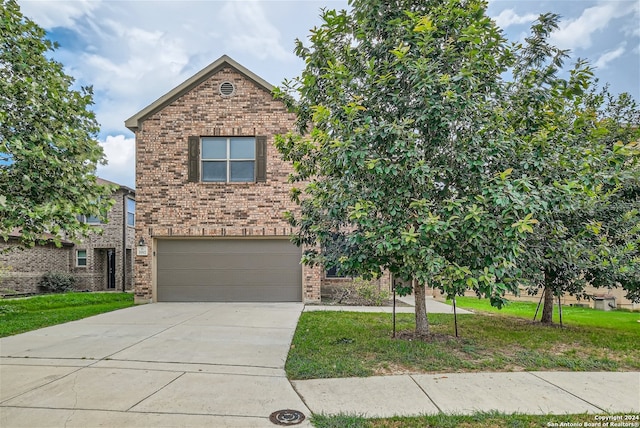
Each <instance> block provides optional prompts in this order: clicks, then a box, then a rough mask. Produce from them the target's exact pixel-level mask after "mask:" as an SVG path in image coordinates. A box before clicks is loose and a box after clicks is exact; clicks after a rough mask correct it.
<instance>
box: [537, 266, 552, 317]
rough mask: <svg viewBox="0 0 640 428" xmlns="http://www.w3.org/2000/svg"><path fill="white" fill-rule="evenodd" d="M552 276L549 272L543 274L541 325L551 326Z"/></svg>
mask: <svg viewBox="0 0 640 428" xmlns="http://www.w3.org/2000/svg"><path fill="white" fill-rule="evenodd" d="M553 280H554V278H553V276H552V274H551V273H550V272H549V271H545V272H544V284H545V285H544V306H543V307H542V318H541V319H540V322H541V323H543V324H553V286H552V284H553Z"/></svg>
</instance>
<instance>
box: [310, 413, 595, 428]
mask: <svg viewBox="0 0 640 428" xmlns="http://www.w3.org/2000/svg"><path fill="white" fill-rule="evenodd" d="M311 421H312V423H313V425H314V426H315V427H317V428H456V427H460V428H475V427H478V428H480V427H482V428H503V427H504V428H507V427H510V428H539V427H547V426H554V425H553V424H554V423H555V424H558V425H555V426H560V424H561V423H563V422H564V423H574V424H576V425H574V426H582V424H585V423H598V422H599V421H598V420H596V419H595V415H590V414H576V415H523V414H511V415H508V414H504V413H499V412H488V413H475V414H473V415H443V414H438V415H430V416H418V417H394V418H383V419H365V418H362V417H359V416H352V415H336V416H325V415H313V416H312V418H311ZM577 424H580V425H577Z"/></svg>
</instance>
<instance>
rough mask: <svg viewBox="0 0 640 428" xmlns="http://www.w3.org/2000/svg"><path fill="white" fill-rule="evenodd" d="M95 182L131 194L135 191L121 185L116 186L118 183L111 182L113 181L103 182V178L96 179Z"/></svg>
mask: <svg viewBox="0 0 640 428" xmlns="http://www.w3.org/2000/svg"><path fill="white" fill-rule="evenodd" d="M96 182H97V183H98V184H102V185H104V184H110V185H113V186H118V188H119V189H122V190H125V191H126V192H129V193H133V194H135V193H136V191H135V189H132V188H131V187H127V186H125V185H123V184H118V183H116V182H113V181H109V180H105V179H104V178H100V177H96Z"/></svg>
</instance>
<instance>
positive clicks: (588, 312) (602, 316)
mask: <svg viewBox="0 0 640 428" xmlns="http://www.w3.org/2000/svg"><path fill="white" fill-rule="evenodd" d="M447 303H451V301H447ZM456 303H457V306H458V307H460V308H464V309H472V310H473V311H480V312H487V313H497V314H501V315H513V316H517V317H521V318H525V319H529V320H533V316H534V315H535V313H536V306H537V305H538V304H537V303H533V302H509V303H508V304H507V305H506V306H505V307H503V308H502V309H498V308H494V307H493V306H491V304H490V303H489V301H488V300H487V299H478V298H474V297H457V298H456ZM541 314H542V306H540V311H539V312H538V317H537V318H536V319H537V320H540V315H541ZM639 320H640V312H630V311H621V310H615V311H596V310H594V309H590V308H581V307H578V306H563V307H562V322H563V324H565V325H580V326H593V327H606V328H613V329H619V330H625V331H633V330H634V329H635V331H638V327H639V326H638V321H639ZM559 321H560V320H559V314H558V306H557V305H554V309H553V322H554V323H558V322H559Z"/></svg>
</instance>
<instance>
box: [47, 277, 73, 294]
mask: <svg viewBox="0 0 640 428" xmlns="http://www.w3.org/2000/svg"><path fill="white" fill-rule="evenodd" d="M75 285H76V278H75V277H74V276H73V275H71V274H69V273H66V272H47V273H45V274H44V275H42V279H40V281H39V282H38V288H39V289H40V290H41V291H42V292H45V293H65V292H67V291H71V290H73V289H74V287H75Z"/></svg>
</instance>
